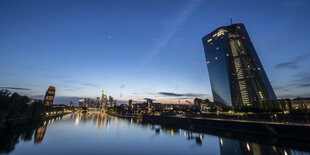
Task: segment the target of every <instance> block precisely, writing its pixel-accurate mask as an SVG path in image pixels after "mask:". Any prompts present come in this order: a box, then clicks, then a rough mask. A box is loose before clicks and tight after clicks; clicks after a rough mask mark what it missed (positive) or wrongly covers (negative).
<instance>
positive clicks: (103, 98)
mask: <svg viewBox="0 0 310 155" xmlns="http://www.w3.org/2000/svg"><path fill="white" fill-rule="evenodd" d="M107 102H108V101H107V95H106V94H104V91H103V90H102V94H101V104H102V106H104V107H106V106H107Z"/></svg>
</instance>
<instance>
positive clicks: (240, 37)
mask: <svg viewBox="0 0 310 155" xmlns="http://www.w3.org/2000/svg"><path fill="white" fill-rule="evenodd" d="M202 42H203V46H204V52H205V57H206V62H207V66H208V72H209V77H210V83H211V88H212V94H213V98H214V101H215V102H219V103H222V104H226V105H229V106H233V107H234V108H240V107H242V106H251V105H252V104H253V103H262V102H263V101H266V100H276V95H275V93H274V91H273V89H272V87H271V85H270V82H269V80H268V78H267V75H266V73H265V70H264V68H263V66H262V64H261V62H260V60H259V58H258V55H257V53H256V51H255V49H254V46H253V44H252V41H251V39H250V37H249V35H248V33H247V31H246V29H245V27H244V24H232V25H229V26H224V27H222V26H221V27H219V28H217V29H216V30H214V31H213V32H210V33H209V34H208V35H206V36H205V37H203V38H202Z"/></svg>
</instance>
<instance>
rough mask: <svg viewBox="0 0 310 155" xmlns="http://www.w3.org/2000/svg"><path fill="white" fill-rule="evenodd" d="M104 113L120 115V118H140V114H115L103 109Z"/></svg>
mask: <svg viewBox="0 0 310 155" xmlns="http://www.w3.org/2000/svg"><path fill="white" fill-rule="evenodd" d="M105 113H106V114H108V115H111V116H115V117H120V118H140V119H141V118H142V115H130V114H117V113H113V112H109V111H105Z"/></svg>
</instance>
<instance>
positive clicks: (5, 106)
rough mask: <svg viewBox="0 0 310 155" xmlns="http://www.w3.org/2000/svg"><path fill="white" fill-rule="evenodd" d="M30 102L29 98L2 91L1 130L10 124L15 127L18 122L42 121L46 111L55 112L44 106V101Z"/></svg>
mask: <svg viewBox="0 0 310 155" xmlns="http://www.w3.org/2000/svg"><path fill="white" fill-rule="evenodd" d="M29 102H30V98H29V97H27V96H22V95H19V94H18V93H12V92H10V91H8V90H0V129H1V128H3V127H4V126H5V125H6V124H8V123H9V124H13V125H14V124H15V123H16V122H28V121H32V122H33V121H40V120H41V119H42V116H43V115H42V114H44V113H45V112H46V111H52V110H55V109H54V108H53V107H46V106H44V104H43V103H42V101H35V102H34V103H32V104H28V103H29Z"/></svg>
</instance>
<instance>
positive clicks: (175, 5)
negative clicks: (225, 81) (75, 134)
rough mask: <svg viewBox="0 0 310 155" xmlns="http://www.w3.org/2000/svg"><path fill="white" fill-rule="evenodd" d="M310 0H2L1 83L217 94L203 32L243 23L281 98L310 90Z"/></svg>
mask: <svg viewBox="0 0 310 155" xmlns="http://www.w3.org/2000/svg"><path fill="white" fill-rule="evenodd" d="M309 8H310V1H309V0H256V1H254V0H234V1H230V0H227V1H224V0H221V1H215V0H213V1H211V0H169V1H168V0H153V1H151V0H107V1H104V0H98V1H97V0H38V1H32V0H27V1H25V0H1V1H0V87H1V88H10V89H11V90H12V91H16V92H19V93H21V94H24V95H29V96H43V95H44V94H45V91H46V90H47V88H48V86H50V85H52V86H55V87H56V98H57V97H97V96H100V94H101V90H102V89H103V90H104V91H105V93H106V94H108V95H112V96H113V97H114V98H115V99H117V100H124V101H125V100H128V99H133V100H134V101H139V100H143V99H144V98H146V97H148V98H152V99H156V100H158V101H161V102H176V101H178V100H179V99H180V100H181V102H185V101H186V100H189V101H192V99H193V98H195V97H201V98H210V99H212V92H211V87H210V81H209V76H208V70H207V66H206V63H205V57H204V51H203V49H202V41H201V37H202V36H205V35H206V34H207V33H209V32H210V31H213V30H214V29H216V28H218V27H219V26H220V25H223V26H225V25H229V23H230V22H229V16H232V17H233V20H234V22H244V24H245V26H246V28H247V30H248V33H249V35H250V37H251V39H252V40H253V44H254V47H255V48H256V50H257V53H258V55H259V57H260V59H261V62H262V64H263V66H264V68H265V71H266V73H267V76H268V78H269V80H270V81H271V84H272V86H273V88H274V90H275V93H276V95H277V97H278V98H280V97H296V96H305V97H308V96H310V70H309V66H310V61H309V60H310V46H309V43H310V40H309V36H310V29H309V25H310V20H309V14H310V9H309Z"/></svg>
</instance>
